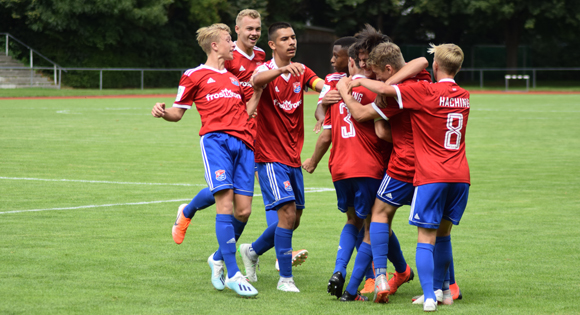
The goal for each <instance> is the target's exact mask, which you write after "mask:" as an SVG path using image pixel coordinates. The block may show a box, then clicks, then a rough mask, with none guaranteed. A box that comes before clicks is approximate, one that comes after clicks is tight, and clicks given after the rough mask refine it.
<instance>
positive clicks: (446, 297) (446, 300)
mask: <svg viewBox="0 0 580 315" xmlns="http://www.w3.org/2000/svg"><path fill="white" fill-rule="evenodd" d="M441 304H444V305H451V304H453V296H452V295H451V290H444V291H443V298H442V299H441Z"/></svg>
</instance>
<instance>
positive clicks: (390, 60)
mask: <svg viewBox="0 0 580 315" xmlns="http://www.w3.org/2000/svg"><path fill="white" fill-rule="evenodd" d="M367 62H368V64H369V65H370V66H371V67H373V66H374V67H377V68H380V69H384V68H385V66H386V65H391V67H393V68H394V69H395V70H397V71H398V70H400V69H401V68H402V67H403V66H405V59H404V58H403V54H402V53H401V49H400V48H399V46H397V45H396V44H394V43H391V42H387V43H381V44H378V45H377V46H376V47H375V48H373V50H372V51H371V53H370V54H369V60H368V61H367Z"/></svg>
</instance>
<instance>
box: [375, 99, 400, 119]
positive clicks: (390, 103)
mask: <svg viewBox="0 0 580 315" xmlns="http://www.w3.org/2000/svg"><path fill="white" fill-rule="evenodd" d="M371 105H372V106H373V108H374V110H376V111H377V113H379V115H381V117H382V118H383V119H384V120H389V118H391V117H393V116H395V115H397V114H398V113H400V112H402V111H403V110H402V109H400V108H399V105H398V103H397V101H396V100H395V99H394V98H392V97H388V98H387V107H386V108H380V107H378V106H377V104H376V102H373V103H372V104H371Z"/></svg>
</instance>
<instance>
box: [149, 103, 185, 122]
mask: <svg viewBox="0 0 580 315" xmlns="http://www.w3.org/2000/svg"><path fill="white" fill-rule="evenodd" d="M183 114H185V108H179V107H171V108H168V109H165V103H155V106H153V109H152V110H151V115H153V117H155V118H163V119H165V120H167V121H175V122H177V121H180V120H181V118H182V117H183Z"/></svg>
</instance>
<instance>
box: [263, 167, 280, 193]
mask: <svg viewBox="0 0 580 315" xmlns="http://www.w3.org/2000/svg"><path fill="white" fill-rule="evenodd" d="M266 171H267V174H268V181H269V182H270V189H272V194H273V195H274V199H275V200H280V191H279V190H278V185H277V181H276V173H275V172H274V164H272V163H266Z"/></svg>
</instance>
